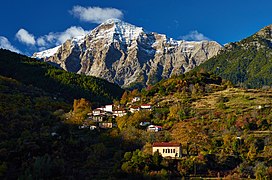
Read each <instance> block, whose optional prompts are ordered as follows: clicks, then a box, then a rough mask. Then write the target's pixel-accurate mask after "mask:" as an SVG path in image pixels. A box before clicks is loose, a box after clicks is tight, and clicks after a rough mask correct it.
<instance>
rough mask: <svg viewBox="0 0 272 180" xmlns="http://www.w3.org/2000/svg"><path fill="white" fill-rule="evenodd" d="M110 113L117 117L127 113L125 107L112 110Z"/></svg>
mask: <svg viewBox="0 0 272 180" xmlns="http://www.w3.org/2000/svg"><path fill="white" fill-rule="evenodd" d="M112 114H113V115H114V116H117V117H122V116H125V115H126V114H127V111H126V110H125V109H116V110H113V111H112Z"/></svg>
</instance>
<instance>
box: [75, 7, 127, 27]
mask: <svg viewBox="0 0 272 180" xmlns="http://www.w3.org/2000/svg"><path fill="white" fill-rule="evenodd" d="M70 13H71V14H72V15H73V16H75V17H77V18H79V19H80V20H81V21H85V22H90V23H97V24H99V23H102V22H104V21H106V20H108V19H111V18H116V19H122V18H123V12H122V11H120V10H119V9H115V8H100V7H82V6H74V7H73V9H72V10H71V11H70Z"/></svg>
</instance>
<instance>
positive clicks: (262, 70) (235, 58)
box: [194, 25, 272, 88]
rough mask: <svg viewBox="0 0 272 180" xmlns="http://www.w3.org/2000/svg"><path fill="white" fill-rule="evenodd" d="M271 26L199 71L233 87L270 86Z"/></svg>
mask: <svg viewBox="0 0 272 180" xmlns="http://www.w3.org/2000/svg"><path fill="white" fill-rule="evenodd" d="M271 28H272V26H271V25H270V26H267V27H265V28H263V29H262V30H260V31H259V32H257V33H256V34H254V35H252V36H250V37H248V38H246V39H243V40H242V41H240V42H236V43H230V44H228V45H226V46H225V50H222V51H221V52H220V53H219V55H217V56H215V57H213V58H211V59H209V60H208V61H207V62H205V63H203V64H202V65H200V66H199V67H198V68H196V69H195V70H194V71H198V70H200V69H201V68H203V69H205V70H206V71H211V72H213V73H215V74H217V75H219V76H221V77H222V78H223V79H227V80H230V81H232V82H233V83H234V84H235V85H239V86H242V87H248V88H260V87H262V86H267V85H268V86H271V85H272V43H271V40H272V36H271V32H272V31H271Z"/></svg>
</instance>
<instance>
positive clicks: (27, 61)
mask: <svg viewBox="0 0 272 180" xmlns="http://www.w3.org/2000/svg"><path fill="white" fill-rule="evenodd" d="M0 75H2V76H6V77H11V78H13V79H16V80H18V81H19V82H22V83H24V84H27V85H32V86H34V87H38V88H40V89H43V90H44V91H46V92H50V93H51V94H53V95H54V96H55V97H60V98H65V99H66V100H69V101H73V100H74V99H78V98H87V99H88V100H90V101H92V102H96V103H110V102H112V100H113V99H116V98H119V97H120V96H121V94H122V92H123V90H122V89H121V88H120V87H119V86H118V85H116V84H113V83H109V82H107V81H106V80H103V79H100V78H96V77H91V76H85V75H78V74H75V73H71V72H66V71H64V70H61V69H57V68H55V67H53V66H51V65H49V64H47V63H44V62H41V61H37V60H36V59H31V58H28V57H26V56H22V55H18V54H16V53H12V52H10V51H7V50H1V49H0Z"/></svg>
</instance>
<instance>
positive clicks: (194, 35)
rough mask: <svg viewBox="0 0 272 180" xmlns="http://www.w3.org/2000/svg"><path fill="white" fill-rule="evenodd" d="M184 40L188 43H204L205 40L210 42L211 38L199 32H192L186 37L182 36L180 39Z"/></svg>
mask: <svg viewBox="0 0 272 180" xmlns="http://www.w3.org/2000/svg"><path fill="white" fill-rule="evenodd" d="M180 38H181V39H183V40H187V41H203V40H210V38H208V37H206V36H204V35H203V34H202V33H200V32H198V31H196V30H195V31H190V32H189V34H187V35H185V36H181V37H180Z"/></svg>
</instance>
